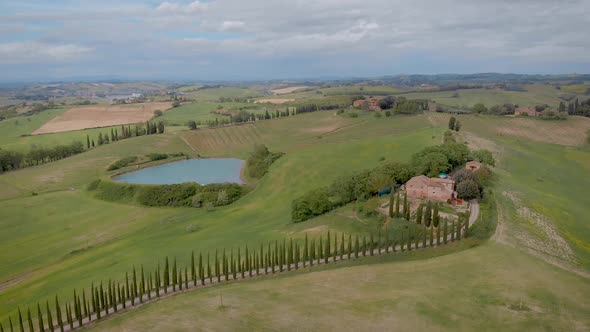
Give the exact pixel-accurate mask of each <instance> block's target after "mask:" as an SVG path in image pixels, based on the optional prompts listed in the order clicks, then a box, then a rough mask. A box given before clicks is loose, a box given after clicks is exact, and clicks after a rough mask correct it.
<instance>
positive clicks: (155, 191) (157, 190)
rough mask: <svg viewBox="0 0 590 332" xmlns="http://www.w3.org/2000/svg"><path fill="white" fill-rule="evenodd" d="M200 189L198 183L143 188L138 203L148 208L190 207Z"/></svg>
mask: <svg viewBox="0 0 590 332" xmlns="http://www.w3.org/2000/svg"><path fill="white" fill-rule="evenodd" d="M198 187H200V186H199V184H197V183H181V184H167V185H156V186H142V187H141V189H140V190H139V193H138V194H137V201H138V202H139V203H140V204H143V205H147V206H190V205H192V197H193V196H194V195H195V194H196V193H197V189H198Z"/></svg>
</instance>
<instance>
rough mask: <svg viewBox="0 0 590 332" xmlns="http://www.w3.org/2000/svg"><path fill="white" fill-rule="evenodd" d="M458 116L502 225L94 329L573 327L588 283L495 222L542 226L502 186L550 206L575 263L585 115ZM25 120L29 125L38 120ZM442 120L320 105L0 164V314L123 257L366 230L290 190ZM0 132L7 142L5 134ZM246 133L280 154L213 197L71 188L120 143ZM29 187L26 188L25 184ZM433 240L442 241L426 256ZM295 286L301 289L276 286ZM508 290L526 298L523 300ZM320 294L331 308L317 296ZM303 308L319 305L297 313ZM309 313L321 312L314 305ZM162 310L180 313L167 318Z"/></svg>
mask: <svg viewBox="0 0 590 332" xmlns="http://www.w3.org/2000/svg"><path fill="white" fill-rule="evenodd" d="M205 91H206V90H205ZM285 96H287V95H285ZM285 98H287V97H285ZM226 104H229V103H226ZM232 104H233V103H232ZM234 106H236V107H239V104H235V105H234ZM209 107H215V108H216V107H217V103H203V104H191V105H185V106H182V107H179V108H176V109H174V110H171V111H170V112H167V113H166V114H165V115H164V116H163V118H164V119H167V120H168V121H179V122H180V121H182V120H183V119H184V118H185V117H187V118H188V116H190V117H191V119H195V117H197V116H203V117H205V116H209V115H210V113H209V112H210V110H209ZM459 119H460V121H461V122H462V123H463V129H462V133H463V132H465V133H464V135H461V136H460V137H461V139H463V140H466V141H467V142H468V143H469V144H470V145H471V146H472V147H474V148H481V147H486V148H489V147H490V146H491V149H492V150H493V151H494V152H495V153H496V154H497V156H498V157H499V164H498V166H497V167H496V175H497V180H496V183H495V185H494V188H493V190H494V191H495V193H496V194H495V197H496V198H497V199H498V202H499V203H501V204H502V206H501V209H500V210H501V212H502V214H501V216H502V218H503V219H502V225H503V228H502V229H504V232H505V233H504V235H503V237H501V238H500V239H497V240H492V241H490V242H488V243H485V244H482V245H480V246H478V247H477V248H474V249H469V250H465V251H461V252H458V253H457V252H454V251H453V250H451V251H453V252H454V253H452V252H444V250H446V249H441V250H442V252H439V253H437V252H432V253H425V254H414V255H415V256H411V257H406V256H390V257H392V258H387V259H384V261H379V262H375V263H379V264H370V265H366V266H350V267H344V268H334V269H332V268H330V269H329V271H322V272H313V273H299V274H296V275H289V276H284V277H283V276H281V277H277V278H274V279H273V280H260V281H253V282H245V283H240V284H234V285H230V286H224V287H217V288H211V289H208V290H203V291H197V292H192V293H190V294H187V295H182V296H178V297H175V298H173V299H169V300H164V301H161V303H160V304H150V305H148V306H145V307H143V308H142V309H139V310H137V311H134V312H133V313H130V314H125V315H122V316H121V317H118V318H115V319H113V320H111V321H109V322H108V323H105V324H100V325H98V326H97V328H104V329H116V328H117V327H118V325H117V324H122V326H123V327H124V328H128V329H131V330H145V329H146V328H147V327H148V326H156V327H159V328H160V329H175V328H176V329H183V327H185V328H187V327H189V326H192V324H197V323H195V322H196V321H195V320H194V319H198V324H203V327H204V329H213V328H215V327H216V326H219V324H220V323H219V322H220V321H222V320H223V321H224V322H227V325H226V327H227V329H262V330H267V329H294V328H295V327H296V326H300V327H301V329H311V328H312V327H313V326H317V327H320V328H322V329H332V328H331V327H333V329H342V328H347V327H348V328H351V327H352V328H353V329H355V328H357V327H358V329H360V328H362V326H359V325H355V324H359V323H358V322H362V321H370V324H374V325H372V326H371V327H373V328H374V329H377V328H386V327H389V326H391V324H398V325H399V326H401V327H402V328H403V329H427V328H431V329H436V330H438V329H446V330H451V329H454V330H456V329H459V330H473V329H476V328H483V329H488V330H489V329H498V328H499V329H514V330H516V329H517V328H520V329H521V330H522V329H556V330H576V329H579V330H584V328H585V327H586V328H587V327H588V319H587V317H588V311H589V310H590V309H589V307H588V304H587V302H584V301H583V299H581V296H582V294H584V293H587V291H586V292H585V290H586V288H588V283H587V279H581V277H578V276H575V275H573V274H572V273H570V272H567V271H564V270H560V269H558V268H557V267H554V266H552V265H548V264H546V263H545V262H543V261H542V260H540V259H538V258H533V257H532V256H529V255H527V254H526V253H523V252H521V251H520V250H516V249H514V248H512V247H513V246H515V247H517V248H521V247H523V246H521V245H520V244H521V242H519V241H522V239H521V238H519V237H515V236H508V235H510V234H512V233H511V232H512V230H517V231H519V232H522V234H526V235H527V236H529V237H528V239H531V241H533V240H535V239H537V238H541V239H542V238H543V234H544V233H542V232H541V233H539V232H536V230H535V226H534V224H532V223H531V221H530V220H527V219H526V218H525V217H523V216H520V215H519V214H518V213H519V212H518V211H519V210H518V208H519V206H516V205H514V206H513V205H511V203H510V202H509V200H508V198H506V197H505V196H504V195H503V192H518V193H520V194H521V195H522V197H523V200H522V202H523V203H522V204H523V206H526V207H527V208H528V209H530V211H533V212H536V213H538V214H542V215H543V216H546V217H547V218H549V219H550V220H553V221H554V224H555V225H556V228H557V232H558V234H559V235H560V236H562V237H563V238H564V239H565V241H566V243H567V244H568V245H569V246H571V247H572V248H573V250H574V256H575V262H567V261H564V262H563V263H564V264H569V265H568V266H571V267H572V268H577V269H581V270H583V271H586V272H587V271H588V269H590V264H589V262H590V248H589V246H588V238H589V237H590V229H589V227H588V225H587V223H585V220H586V219H587V218H585V206H587V205H588V203H590V202H588V200H587V199H586V198H585V196H584V193H585V192H586V189H585V188H587V187H588V186H589V185H590V183H589V182H588V181H589V180H588V179H587V178H586V177H585V174H587V173H588V170H589V168H588V165H589V164H590V162H589V161H590V152H589V151H588V149H587V148H583V147H581V145H582V144H584V140H585V137H586V136H585V135H586V131H587V130H588V128H590V123H589V122H590V121H587V120H588V119H584V120H582V119H579V118H577V117H572V118H570V119H568V120H567V121H541V120H535V119H516V118H500V117H484V116H474V115H464V116H460V117H459ZM21 120H22V119H21ZM10 121H13V120H10ZM33 121H38V122H39V123H40V124H42V123H41V122H42V119H35V120H31V122H33ZM447 121H448V115H447V114H425V115H419V116H394V117H388V118H386V117H382V118H375V117H374V116H372V115H370V114H364V113H363V114H361V115H360V116H359V117H358V118H349V117H343V116H338V115H336V114H335V112H334V111H322V112H315V113H309V114H301V115H297V116H294V117H289V118H286V119H274V120H269V121H261V122H256V123H249V124H244V125H238V126H229V127H224V128H219V129H200V130H195V131H185V130H182V129H183V128H181V127H171V128H174V130H169V131H167V133H165V134H163V135H152V136H142V137H138V138H132V139H128V140H123V141H120V142H116V143H114V144H110V145H104V146H100V147H97V148H95V149H92V150H91V151H88V152H85V153H83V154H80V155H76V156H73V157H70V158H67V159H64V160H60V161H58V162H54V163H50V164H45V165H41V166H36V167H30V168H26V169H22V170H19V171H15V172H9V173H6V174H2V175H0V289H1V290H2V292H1V293H0V321H5V320H6V318H7V315H9V314H11V315H13V317H14V310H16V306H19V305H20V306H21V307H23V306H27V305H36V302H37V301H44V300H46V299H48V298H52V297H53V296H54V295H55V294H59V295H60V296H68V297H69V296H71V293H72V289H73V288H77V289H80V288H82V287H88V286H89V285H90V283H91V282H93V281H94V282H98V281H100V280H103V281H106V280H108V279H109V278H112V279H117V280H121V278H124V274H125V272H128V271H130V269H131V267H132V266H133V265H135V266H139V265H141V264H143V265H144V266H145V268H146V269H148V270H150V269H153V268H154V267H155V265H156V264H157V263H158V262H160V263H161V262H162V261H163V259H164V256H169V257H173V256H175V257H177V258H178V260H179V263H180V265H181V266H184V265H185V264H186V263H187V262H188V259H189V256H190V251H191V250H195V251H196V252H198V251H207V250H215V249H223V248H226V249H230V248H237V247H243V246H244V245H246V244H249V245H257V244H259V243H261V242H263V241H264V242H265V241H270V240H275V239H283V238H286V237H294V238H301V237H302V236H303V234H304V233H310V234H312V235H313V234H318V233H320V232H325V231H327V230H332V231H338V232H350V233H357V232H366V231H367V230H368V229H370V227H372V225H370V224H369V223H362V222H359V220H357V219H354V218H350V217H349V214H350V211H349V210H348V209H350V207H344V208H343V209H342V210H338V211H334V212H331V213H328V214H326V215H323V216H320V217H318V218H314V219H313V220H310V221H307V222H304V223H301V224H296V225H295V224H292V223H291V221H290V220H291V217H290V212H291V201H292V200H293V199H294V198H295V197H297V196H299V195H301V194H302V193H304V192H306V191H308V190H310V189H313V188H317V187H319V186H322V185H327V184H329V183H330V182H331V181H332V180H333V179H334V178H336V177H337V176H339V175H343V174H349V173H352V172H354V171H357V170H361V169H367V168H372V167H375V166H376V165H378V164H379V163H380V162H381V160H382V159H384V160H399V161H407V160H408V159H409V158H410V156H411V155H412V154H413V153H414V152H416V151H418V150H420V149H421V148H423V147H425V146H428V145H433V144H439V143H441V142H442V136H443V132H444V131H445V129H446V124H447ZM530 121H534V122H530ZM6 123H8V122H6ZM0 125H5V123H0ZM12 125H14V124H12ZM29 129H30V128H29ZM29 129H27V130H29ZM23 130H24V128H23ZM33 130H34V129H33ZM0 135H3V134H0ZM15 135H16V138H14V137H15ZM56 135H58V134H56ZM44 136H47V137H49V136H51V135H44ZM570 136H571V137H570ZM56 137H59V140H62V141H65V140H67V139H69V137H68V136H61V135H58V136H56ZM579 137H582V139H581V140H580V139H579ZM83 138H85V134H84V136H83ZM10 139H13V141H12V143H10V144H12V146H23V147H24V146H27V145H30V144H31V142H27V141H25V140H26V139H29V137H23V138H18V131H16V130H15V131H13V132H12V133H10V134H7V135H6V140H10ZM0 142H2V146H4V142H5V140H4V137H2V138H1V140H0ZM67 143H69V141H67ZM254 143H264V144H266V145H267V146H268V147H269V149H270V150H272V151H281V152H285V153H286V154H285V156H283V157H281V158H280V159H279V160H278V161H276V162H275V163H274V164H273V165H272V166H271V168H270V172H269V173H268V174H267V175H266V176H265V177H263V178H262V179H261V180H259V181H257V182H256V188H255V189H254V190H253V191H252V192H250V193H249V194H248V195H246V196H245V197H243V198H242V199H240V200H239V201H238V202H236V203H234V204H232V205H230V206H227V207H223V208H216V209H215V210H213V211H210V212H207V211H206V210H204V209H193V208H146V207H143V206H136V205H128V204H122V203H112V202H105V201H101V200H98V199H96V198H94V197H93V196H92V193H91V192H87V191H85V190H84V189H85V186H86V185H87V184H88V183H90V182H91V181H93V180H95V179H97V178H104V177H105V176H107V175H108V173H107V171H106V167H107V166H108V165H109V164H110V163H112V162H113V161H115V160H117V159H120V158H123V157H126V156H130V155H145V154H147V153H150V152H165V153H175V152H184V153H187V154H189V155H191V156H196V155H197V154H200V155H201V156H207V157H237V158H246V157H247V156H248V154H249V152H250V151H251V149H252V146H253V144H254ZM47 144H49V143H47ZM539 179H541V180H539ZM33 192H35V193H38V194H39V195H38V196H33V195H32V193H33ZM586 196H587V195H586ZM506 233H508V234H506ZM550 240H552V239H550ZM531 243H534V241H533V242H531ZM506 244H507V245H506ZM457 249H467V248H466V246H463V247H461V248H457ZM523 249H525V250H526V249H527V248H526V247H523ZM528 249H530V248H528ZM425 252H428V251H425ZM439 254H445V255H444V256H442V257H434V258H431V256H433V255H434V256H436V255H439ZM539 254H540V255H544V253H543V252H539ZM421 255H422V256H421ZM398 257H399V258H398ZM515 267H517V268H515ZM549 282H551V287H549ZM335 285H338V286H339V287H335ZM263 288H264V290H265V291H261V290H262V289H263ZM548 288H551V289H550V290H548ZM220 291H223V294H224V296H225V294H227V296H228V299H227V301H228V302H226V305H228V308H224V309H222V310H219V308H218V307H217V304H215V303H216V301H217V298H218V294H219V292H220ZM455 292H458V293H459V295H460V296H458V297H457V296H455ZM306 293H307V294H309V297H300V298H297V300H291V301H289V300H288V298H293V297H294V296H295V294H306ZM304 299H305V300H306V301H303V300H304ZM449 299H453V301H449ZM307 300H309V301H307ZM404 300H406V302H407V303H406V302H404ZM224 302H225V301H224ZM310 302H311V303H312V304H309V303H310ZM520 302H524V304H525V306H526V307H527V308H528V309H529V310H527V311H522V307H519V303H520ZM306 303H308V304H306ZM330 305H332V306H333V308H334V309H333V310H332V309H331V310H330V311H326V309H323V308H324V306H330ZM179 308H185V309H182V310H181V309H179ZM188 308H191V310H201V309H202V310H203V312H204V313H206V314H207V315H204V316H206V317H204V316H203V317H200V316H199V317H198V318H195V316H194V315H190V314H189V313H188V312H186V311H183V310H189V309H188ZM330 308H332V307H330ZM515 308H517V309H515ZM322 309H323V310H324V311H322ZM453 309H454V310H456V312H454V311H453ZM191 312H193V311H191ZM311 312H313V313H319V314H317V315H312V316H314V317H313V318H311V319H309V320H308V321H305V322H302V321H303V318H302V317H304V316H305V315H307V313H311ZM340 312H342V313H345V314H339V313H340ZM449 312H451V313H449ZM172 313H173V314H172ZM322 313H325V314H326V315H328V317H327V318H326V319H322V315H321V314H322ZM226 315H229V316H230V317H229V318H228V317H227V316H226ZM152 316H153V317H152ZM148 317H149V318H148ZM263 317H272V318H267V319H266V320H265V319H264V318H263ZM402 317H410V318H411V319H402ZM462 317H466V318H465V320H462V319H461V318H462ZM146 318H148V319H146ZM152 319H153V320H152ZM175 321H177V322H178V325H171V324H175V323H173V322H175ZM355 322H356V323H355ZM158 324H164V325H158ZM294 324H302V325H294ZM306 324H308V325H306ZM404 324H406V325H404ZM420 324H422V325H420ZM571 327H574V328H573V329H572V328H571Z"/></svg>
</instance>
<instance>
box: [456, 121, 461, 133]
mask: <svg viewBox="0 0 590 332" xmlns="http://www.w3.org/2000/svg"><path fill="white" fill-rule="evenodd" d="M461 127H462V125H461V121H459V120H457V122H455V131H457V132H458V131H459V130H461Z"/></svg>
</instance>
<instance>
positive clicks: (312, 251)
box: [309, 239, 315, 266]
mask: <svg viewBox="0 0 590 332" xmlns="http://www.w3.org/2000/svg"><path fill="white" fill-rule="evenodd" d="M309 249H310V252H309V266H313V263H314V260H315V239H314V240H311V244H310V246H309Z"/></svg>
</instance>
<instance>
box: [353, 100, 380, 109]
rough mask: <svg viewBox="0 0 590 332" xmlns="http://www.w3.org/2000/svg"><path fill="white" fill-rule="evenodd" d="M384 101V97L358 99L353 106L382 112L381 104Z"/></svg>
mask: <svg viewBox="0 0 590 332" xmlns="http://www.w3.org/2000/svg"><path fill="white" fill-rule="evenodd" d="M381 99H383V98H382V97H371V98H367V99H357V100H355V101H353V102H352V106H353V107H356V108H366V109H369V110H371V111H380V110H381V107H379V102H380V101H381Z"/></svg>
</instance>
